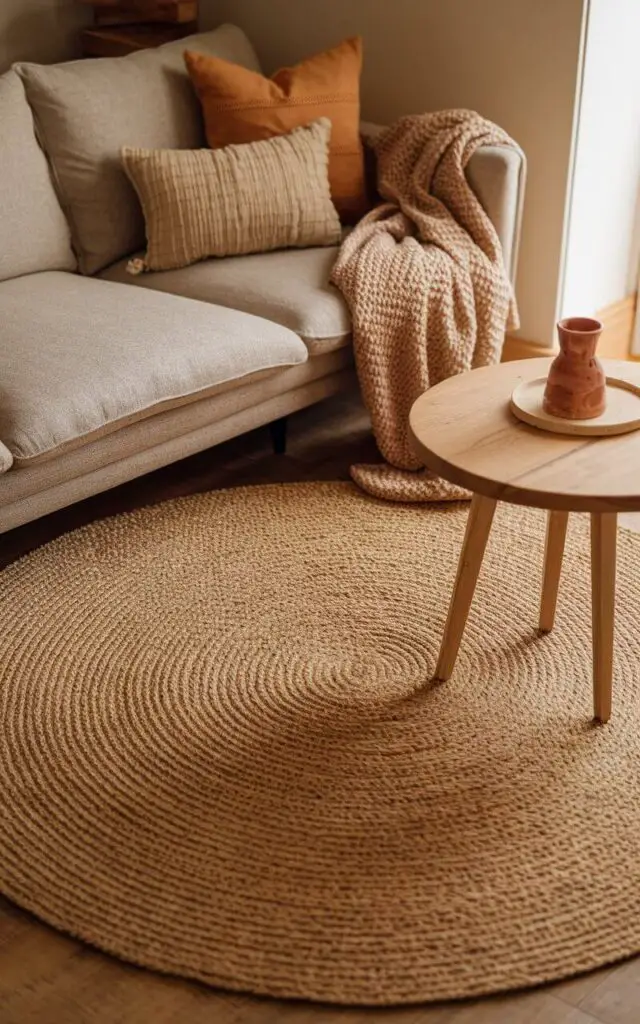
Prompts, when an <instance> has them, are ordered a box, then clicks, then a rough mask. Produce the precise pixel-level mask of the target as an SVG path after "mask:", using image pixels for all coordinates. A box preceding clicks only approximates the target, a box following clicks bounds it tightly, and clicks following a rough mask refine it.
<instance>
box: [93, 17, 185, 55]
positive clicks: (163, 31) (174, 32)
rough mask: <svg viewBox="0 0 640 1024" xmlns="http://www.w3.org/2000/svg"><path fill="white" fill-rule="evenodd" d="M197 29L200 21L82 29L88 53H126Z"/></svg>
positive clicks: (178, 37) (173, 38) (167, 40)
mask: <svg viewBox="0 0 640 1024" xmlns="http://www.w3.org/2000/svg"><path fill="white" fill-rule="evenodd" d="M197 31H198V26H197V23H193V24H191V23H189V24H184V25H174V24H164V25H162V24H156V25H120V26H117V25H114V26H111V27H109V26H106V25H103V26H101V27H96V28H87V29H85V30H84V32H82V33H81V42H82V53H83V56H85V57H126V55H127V54H128V53H135V52H136V51H137V50H148V49H150V48H151V47H154V46H162V44H163V43H171V42H173V41H174V40H176V39H182V38H183V37H184V36H188V35H191V33H193V32H197Z"/></svg>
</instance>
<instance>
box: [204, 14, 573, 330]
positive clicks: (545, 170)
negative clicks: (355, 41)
mask: <svg viewBox="0 0 640 1024" xmlns="http://www.w3.org/2000/svg"><path fill="white" fill-rule="evenodd" d="M583 6H584V0H269V2H266V0H201V9H202V19H201V20H202V24H203V27H205V28H206V27H211V26H213V25H216V24H219V23H220V22H221V21H230V22H234V23H235V24H238V25H240V26H242V27H243V28H244V29H245V31H246V32H247V34H248V35H249V36H250V38H251V40H252V41H253V43H254V45H255V46H256V48H257V50H258V52H259V54H260V57H261V58H262V60H263V63H264V67H265V70H267V71H272V70H273V69H274V68H275V67H276V66H278V65H281V64H286V63H290V62H294V61H296V60H298V59H300V58H301V57H303V56H305V55H306V54H309V53H313V52H314V51H316V50H318V49H322V48H323V47H325V46H327V45H330V44H332V43H335V42H337V41H339V40H340V39H341V38H343V37H344V36H347V35H350V34H355V33H359V34H361V35H362V36H363V37H364V43H365V68H364V74H363V81H362V97H363V115H364V117H365V118H366V119H367V120H377V121H389V120H391V119H392V118H394V117H397V116H398V115H400V114H404V113H409V112H417V111H423V110H430V109H437V108H441V107H456V106H459V107H474V108H476V109H477V110H479V111H480V112H481V113H482V114H484V115H485V116H486V117H489V118H491V119H492V120H494V121H497V122H498V123H499V124H501V125H502V126H503V127H504V128H505V129H506V130H507V131H508V132H510V134H511V135H512V136H513V137H514V138H515V139H516V140H517V141H518V142H519V143H520V145H521V146H522V147H523V149H524V150H525V151H526V153H527V157H528V161H529V185H528V194H527V202H526V208H525V217H524V230H523V239H522V246H521V250H520V252H521V256H520V272H519V278H518V298H519V302H520V309H521V318H522V328H521V332H520V333H521V335H522V336H523V337H525V338H528V339H530V340H534V341H539V342H543V343H548V342H550V340H551V337H552V332H553V324H554V320H555V317H556V306H557V301H558V285H559V280H560V269H561V257H562V238H563V225H564V211H565V201H566V194H567V184H568V176H569V168H570V159H571V143H572V133H573V116H574V107H575V96H576V87H577V82H578V72H579V55H580V40H581V30H582V29H581V26H582V17H583Z"/></svg>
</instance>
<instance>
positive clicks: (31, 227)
mask: <svg viewBox="0 0 640 1024" xmlns="http://www.w3.org/2000/svg"><path fill="white" fill-rule="evenodd" d="M0 126H1V131H0V281H7V280H8V279H9V278H12V277H20V276H21V275H22V274H33V273H36V272H37V271H39V270H75V269H76V261H75V258H74V255H73V252H72V249H71V244H70V240H69V228H68V225H67V222H66V220H65V218H64V214H63V212H62V210H61V209H60V204H59V202H58V200H57V198H56V194H55V191H54V188H53V185H52V182H51V175H50V173H49V168H48V166H47V160H46V157H45V155H44V153H43V152H42V150H41V149H40V147H39V145H38V142H37V140H36V137H35V133H34V128H33V117H32V115H31V111H30V109H29V104H28V103H27V101H26V98H25V94H24V89H23V88H22V82H21V81H20V79H19V78H18V76H17V75H16V74H15V72H13V71H9V72H8V74H6V75H2V76H0Z"/></svg>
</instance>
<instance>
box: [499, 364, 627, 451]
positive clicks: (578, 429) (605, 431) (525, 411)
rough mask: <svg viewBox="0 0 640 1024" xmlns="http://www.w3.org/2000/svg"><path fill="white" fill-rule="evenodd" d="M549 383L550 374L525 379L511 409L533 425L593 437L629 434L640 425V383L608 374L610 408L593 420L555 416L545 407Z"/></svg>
mask: <svg viewBox="0 0 640 1024" xmlns="http://www.w3.org/2000/svg"><path fill="white" fill-rule="evenodd" d="M546 383H547V378H546V377H536V379H535V380H526V381H523V382H522V384H518V387H517V388H516V389H515V390H514V392H513V394H512V395H511V402H510V408H511V412H512V413H513V414H514V416H517V417H518V419H519V420H522V421H523V422H524V423H528V424H529V426H532V427H538V428H539V429H540V430H547V431H550V432H551V433H552V434H573V435H576V434H582V435H585V436H591V437H606V436H607V435H612V434H628V433H630V432H631V431H632V430H638V429H639V428H640V387H638V386H637V385H636V384H631V383H630V382H629V381H627V380H620V379H619V378H618V377H607V408H606V409H605V411H604V412H603V414H602V416H596V417H595V418H594V419H592V420H564V419H561V418H560V417H559V416H551V415H550V413H548V412H545V411H544V409H543V408H542V398H543V395H544V389H545V385H546Z"/></svg>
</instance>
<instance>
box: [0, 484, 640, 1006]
mask: <svg viewBox="0 0 640 1024" xmlns="http://www.w3.org/2000/svg"><path fill="white" fill-rule="evenodd" d="M467 508H468V506H466V505H448V506H447V505H443V506H431V507H418V506H406V505H404V506H403V505H389V504H384V503H380V502H378V501H376V500H375V499H373V498H370V497H367V496H363V495H362V493H361V492H359V491H357V490H356V488H355V487H354V486H353V485H351V484H348V483H335V484H299V485H273V486H264V487H262V486H261V487H253V488H240V489H237V490H232V491H226V492H225V491H220V492H215V493H211V494H206V495H200V496H195V497H192V498H187V499H180V500H177V501H172V502H168V503H166V504H163V505H160V506H157V507H154V508H149V509H143V510H141V511H137V512H134V513H132V514H128V515H124V516H120V517H117V518H114V519H109V520H105V521H103V522H98V523H95V524H93V525H91V526H89V527H86V528H84V529H82V530H80V531H78V532H76V533H72V534H69V535H67V536H64V537H62V538H60V539H59V540H57V541H55V542H53V543H52V544H50V545H48V546H46V547H44V548H42V549H41V550H39V551H37V552H35V553H33V554H32V555H30V556H28V557H27V558H25V559H23V560H22V561H21V562H19V563H17V564H15V565H14V566H12V567H10V568H9V569H8V570H7V571H6V572H5V573H3V574H2V576H0V729H1V742H0V890H1V891H2V892H3V893H4V894H5V895H6V896H8V897H9V898H11V899H13V900H15V901H16V902H17V903H18V904H20V905H22V906H23V907H25V908H27V909H28V910H31V911H33V912H34V913H36V914H37V915H39V916H40V917H42V918H43V919H44V920H46V921H48V922H50V923H51V924H53V925H54V926H57V927H59V928H61V929H63V930H66V931H68V932H71V933H73V934H75V935H77V936H79V937H81V938H83V939H85V940H86V941H88V942H90V943H93V944H95V945H97V946H98V947H100V948H102V949H104V950H106V951H109V952H112V953H114V954H116V955H118V956H120V957H122V958H124V959H128V960H131V961H134V962H137V963H139V964H142V965H145V966H149V967H152V968H155V969H158V970H161V971H166V972H170V973H175V974H179V975H185V976H188V977H193V978H198V979H200V980H202V981H205V982H208V983H210V984H213V985H218V986H222V987H226V988H229V989H234V990H245V991H252V992H255V993H262V994H270V995H274V996H284V997H287V996H289V997H302V998H310V999H315V1000H326V1001H331V1002H338V1003H344V1004H360V1003H363V1004H388V1003H403V1002H407V1003H408V1002H419V1001H428V1000H436V999H445V998H451V997H460V996H468V995H477V994H481V993H486V992H491V991H497V990H502V989H509V988H514V987H519V986H523V985H528V984H532V983H537V982H541V981H545V980H549V979H553V978H559V977H562V976H566V975H569V974H572V973H577V972H579V971H581V970H586V969H589V968H592V967H595V966H597V965H600V964H602V963H604V962H607V961H611V960H614V959H617V958H620V957H623V956H625V955H629V954H632V953H634V952H637V951H638V950H639V949H640V858H639V857H638V850H639V849H640V799H639V798H638V779H639V777H640V756H639V746H640V665H639V660H638V650H639V649H640V593H639V588H638V587H637V585H636V584H635V578H636V570H637V566H638V565H639V564H640V557H639V555H640V550H639V549H640V537H637V536H635V535H632V534H630V533H626V532H623V531H621V534H620V539H619V582H618V633H617V652H616V653H617V663H616V678H615V688H614V690H615V693H614V713H613V717H612V719H611V722H610V723H609V724H608V725H607V726H604V727H600V728H596V727H593V726H592V725H591V720H590V718H591V677H590V665H591V652H590V637H589V628H590V615H589V562H588V535H587V527H586V523H585V522H584V521H583V519H582V517H572V518H575V523H573V524H572V525H571V526H570V535H569V541H568V549H567V554H566V559H565V568H564V573H563V579H562V584H561V592H560V599H559V608H558V618H557V625H556V629H555V630H554V632H553V633H552V634H550V635H548V636H544V637H539V636H538V635H537V633H536V630H535V625H536V620H537V606H538V593H539V584H540V576H541V562H542V548H543V533H544V515H543V514H542V513H540V512H538V511H535V510H524V509H516V508H508V507H503V508H500V509H499V510H498V514H497V517H496V521H495V525H494V529H493V533H492V537H491V540H490V544H489V548H488V552H487V556H486V560H485V566H484V568H483V573H482V576H481V581H480V584H479V589H478V592H477V595H476V600H475V602H474V605H473V607H472V611H471V615H470V620H469V625H468V629H467V633H466V635H465V638H464V640H463V644H462V648H461V652H460V656H459V661H458V665H457V667H456V670H455V672H454V675H453V677H452V679H451V680H450V681H449V682H448V683H447V684H443V685H437V686H436V685H433V684H432V683H430V682H429V680H430V678H431V676H432V673H433V669H434V666H435V660H436V655H437V648H438V643H439V638H440V635H441V631H442V627H443V623H444V618H445V615H446V608H447V603H448V597H449V593H450V590H451V585H452V581H453V576H454V573H455V565H456V561H457V556H458V552H459V549H460V544H461V541H462V536H463V532H464V525H465V518H466V513H467Z"/></svg>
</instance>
